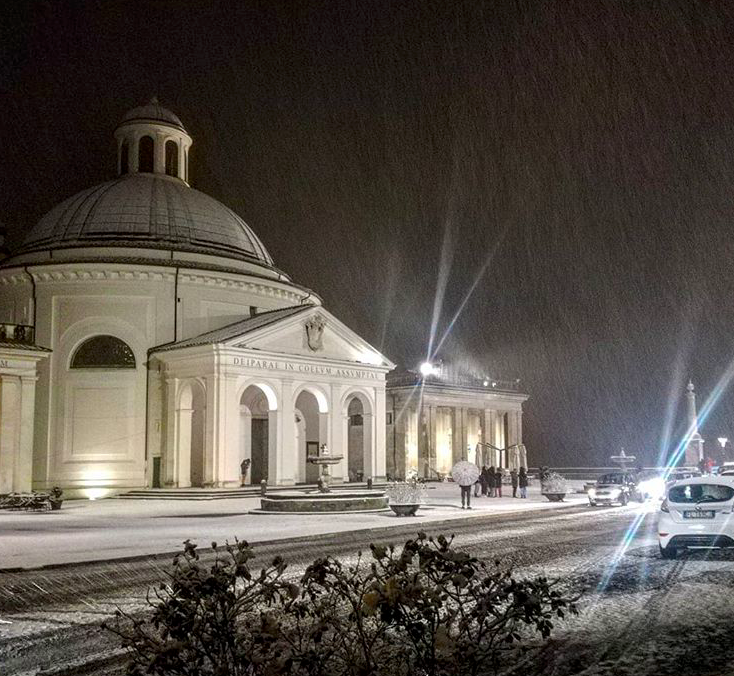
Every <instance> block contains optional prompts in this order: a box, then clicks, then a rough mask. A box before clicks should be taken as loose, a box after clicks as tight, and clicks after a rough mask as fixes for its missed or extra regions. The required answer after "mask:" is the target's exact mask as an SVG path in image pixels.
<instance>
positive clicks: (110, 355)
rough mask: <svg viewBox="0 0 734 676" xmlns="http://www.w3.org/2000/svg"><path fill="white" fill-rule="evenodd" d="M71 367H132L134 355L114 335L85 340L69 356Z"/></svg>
mask: <svg viewBox="0 0 734 676" xmlns="http://www.w3.org/2000/svg"><path fill="white" fill-rule="evenodd" d="M71 368H73V369H134V368H135V355H134V354H133V351H132V350H131V349H130V346H129V345H128V344H127V343H124V342H123V341H121V340H120V339H119V338H115V337H114V336H94V337H93V338H89V339H88V340H85V341H84V342H83V343H82V344H81V345H80V346H79V347H78V348H77V349H76V352H75V353H74V356H73V357H72V358H71Z"/></svg>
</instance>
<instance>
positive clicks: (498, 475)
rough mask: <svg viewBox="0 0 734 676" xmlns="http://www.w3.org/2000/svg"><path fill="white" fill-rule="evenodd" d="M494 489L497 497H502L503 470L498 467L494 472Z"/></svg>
mask: <svg viewBox="0 0 734 676" xmlns="http://www.w3.org/2000/svg"><path fill="white" fill-rule="evenodd" d="M494 488H495V495H496V496H497V497H498V498H501V497H502V468H501V467H498V468H497V469H496V470H495V472H494Z"/></svg>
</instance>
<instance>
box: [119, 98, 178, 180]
mask: <svg viewBox="0 0 734 676" xmlns="http://www.w3.org/2000/svg"><path fill="white" fill-rule="evenodd" d="M115 139H117V174H118V176H122V175H123V174H142V173H147V174H164V175H167V176H172V177H174V178H179V179H181V180H182V181H184V183H186V184H188V181H189V148H190V147H191V137H190V136H189V134H188V132H187V131H186V129H184V126H183V124H182V123H181V120H180V119H179V118H178V117H177V116H176V115H174V114H173V113H172V112H171V111H170V110H168V109H166V108H164V107H163V106H161V105H160V103H158V99H157V98H155V97H153V98H152V99H151V100H150V101H149V102H148V103H147V104H146V105H144V106H138V107H137V108H133V109H132V110H130V111H128V112H127V114H126V115H125V116H124V117H123V118H122V122H120V124H119V125H118V127H117V129H115Z"/></svg>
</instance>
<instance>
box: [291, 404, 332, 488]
mask: <svg viewBox="0 0 734 676" xmlns="http://www.w3.org/2000/svg"><path fill="white" fill-rule="evenodd" d="M324 409H325V410H324ZM295 410H296V444H297V447H296V457H297V459H298V461H297V463H296V483H311V484H312V483H316V482H317V481H318V479H319V468H318V465H315V464H313V463H310V462H308V456H314V455H318V454H319V453H320V449H321V446H322V444H327V443H328V441H327V434H328V422H329V413H328V404H327V401H326V397H325V395H324V394H323V392H321V391H320V390H311V389H303V390H301V391H300V392H299V394H298V396H297V397H296V400H295ZM331 450H332V449H329V451H330V452H331Z"/></svg>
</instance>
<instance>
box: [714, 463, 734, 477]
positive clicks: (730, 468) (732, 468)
mask: <svg viewBox="0 0 734 676" xmlns="http://www.w3.org/2000/svg"><path fill="white" fill-rule="evenodd" d="M728 472H732V473H734V462H723V463H721V465H719V466H718V467H717V468H716V473H717V474H726V473H728Z"/></svg>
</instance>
